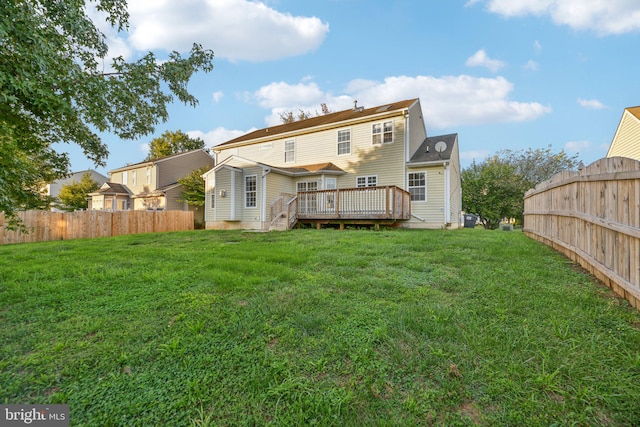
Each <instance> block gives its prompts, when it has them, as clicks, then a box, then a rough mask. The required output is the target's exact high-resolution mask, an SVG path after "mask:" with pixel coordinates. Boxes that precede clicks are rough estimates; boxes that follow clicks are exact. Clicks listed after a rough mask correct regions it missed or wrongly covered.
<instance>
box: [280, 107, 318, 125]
mask: <svg viewBox="0 0 640 427" xmlns="http://www.w3.org/2000/svg"><path fill="white" fill-rule="evenodd" d="M298 111H299V112H298V114H297V115H295V116H294V115H293V111H283V112H282V113H280V121H281V122H282V124H288V123H293V122H297V121H299V120H306V119H310V118H311V117H313V116H312V115H311V113H310V112H309V111H304V110H298Z"/></svg>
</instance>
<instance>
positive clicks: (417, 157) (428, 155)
mask: <svg viewBox="0 0 640 427" xmlns="http://www.w3.org/2000/svg"><path fill="white" fill-rule="evenodd" d="M457 139H458V134H457V133H451V134H449V135H439V136H431V137H428V138H426V139H425V140H424V141H423V142H422V144H420V147H418V149H417V150H416V152H415V153H413V155H412V156H411V160H409V164H411V163H429V162H442V161H447V160H451V153H453V148H454V145H455V143H456V140H457ZM441 141H442V142H444V144H445V149H444V151H442V152H438V150H437V149H436V144H438V143H439V142H441ZM438 148H440V146H439V147H438Z"/></svg>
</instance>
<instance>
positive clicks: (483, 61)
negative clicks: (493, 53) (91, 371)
mask: <svg viewBox="0 0 640 427" xmlns="http://www.w3.org/2000/svg"><path fill="white" fill-rule="evenodd" d="M465 65H466V66H468V67H485V68H488V69H489V70H491V71H493V72H494V73H495V72H496V71H498V70H499V69H500V68H502V67H504V62H503V61H500V60H498V59H491V58H489V56H488V55H487V52H486V51H485V50H484V49H480V50H479V51H477V52H476V53H474V54H473V55H471V56H470V57H469V59H467V62H465Z"/></svg>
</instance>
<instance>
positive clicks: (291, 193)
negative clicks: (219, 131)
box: [204, 99, 462, 230]
mask: <svg viewBox="0 0 640 427" xmlns="http://www.w3.org/2000/svg"><path fill="white" fill-rule="evenodd" d="M214 151H215V153H216V156H217V159H218V163H217V165H216V167H215V168H213V169H212V170H211V171H209V172H207V173H206V174H204V178H205V188H206V194H207V196H206V204H205V225H206V227H207V228H212V229H230V228H240V229H254V230H268V229H274V228H275V229H286V228H289V227H292V226H293V225H295V224H296V223H305V224H312V225H316V226H318V227H320V226H321V225H322V224H336V225H339V226H340V227H343V226H345V225H350V224H376V225H380V224H386V225H393V226H401V227H415V228H446V227H451V228H457V227H459V226H460V210H461V205H462V192H461V188H460V161H459V154H458V136H457V134H451V135H444V136H434V137H427V132H426V128H425V124H424V119H423V116H422V110H421V107H420V101H419V100H418V99H410V100H405V101H400V102H395V103H391V104H386V105H382V106H378V107H373V108H366V109H365V108H363V107H354V108H353V109H349V110H345V111H339V112H336V113H329V114H326V115H322V116H317V117H312V118H309V119H306V120H300V121H296V122H293V123H288V124H283V125H279V126H273V127H268V128H264V129H259V130H256V131H254V132H251V133H248V134H246V135H243V136H241V137H238V138H235V139H233V140H230V141H227V142H225V143H223V144H220V145H218V146H216V147H215V148H214Z"/></svg>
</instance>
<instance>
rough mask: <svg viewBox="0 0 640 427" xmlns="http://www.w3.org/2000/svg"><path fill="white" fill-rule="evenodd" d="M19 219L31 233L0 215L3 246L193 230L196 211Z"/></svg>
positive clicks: (34, 214)
mask: <svg viewBox="0 0 640 427" xmlns="http://www.w3.org/2000/svg"><path fill="white" fill-rule="evenodd" d="M18 217H19V218H20V219H21V220H22V221H23V224H24V226H25V227H26V228H27V230H29V232H28V233H22V232H21V231H19V230H8V229H7V228H6V225H7V224H6V219H5V215H4V213H3V212H0V245H5V244H11V243H32V242H44V241H50V240H72V239H81V238H97V237H111V236H118V235H122V234H138V233H152V232H163V231H179V230H193V229H194V223H193V211H116V212H107V211H83V212H50V211H23V212H19V213H18Z"/></svg>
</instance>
